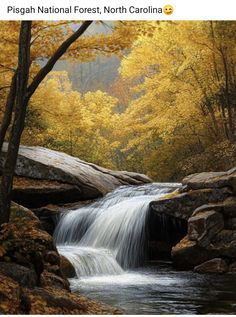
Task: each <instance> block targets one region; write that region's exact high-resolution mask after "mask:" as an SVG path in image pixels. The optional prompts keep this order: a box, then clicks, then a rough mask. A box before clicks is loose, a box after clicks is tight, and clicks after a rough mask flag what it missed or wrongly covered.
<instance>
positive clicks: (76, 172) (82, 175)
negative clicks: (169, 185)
mask: <svg viewBox="0 0 236 317" xmlns="http://www.w3.org/2000/svg"><path fill="white" fill-rule="evenodd" d="M6 151H7V144H6V143H5V144H4V146H3V153H5V152H6ZM1 165H2V162H0V166H1ZM15 173H16V175H18V176H23V177H27V178H31V179H38V180H50V181H57V182H60V183H64V184H70V185H74V186H73V187H67V186H66V187H64V186H65V185H63V187H62V188H60V191H65V192H67V194H68V195H70V193H71V191H72V192H73V190H77V192H78V193H76V195H77V201H79V200H84V199H91V198H96V197H99V196H102V195H104V194H106V193H108V192H110V191H112V190H113V189H115V188H116V187H118V186H120V185H127V184H131V185H138V184H143V183H148V182H150V179H149V178H148V177H147V176H145V175H143V174H138V173H133V172H126V171H113V170H109V169H106V168H103V167H100V166H98V165H95V164H92V163H87V162H84V161H82V160H80V159H79V158H76V157H72V156H70V155H68V154H65V153H62V152H57V151H53V150H49V149H46V148H43V147H28V146H21V147H20V149H19V154H18V159H17V164H16V169H15ZM56 185H57V184H54V188H55V186H56ZM52 190H53V189H52ZM30 191H31V193H32V192H33V188H31V189H30ZM54 194H55V191H54ZM62 196H63V195H61V197H62Z"/></svg>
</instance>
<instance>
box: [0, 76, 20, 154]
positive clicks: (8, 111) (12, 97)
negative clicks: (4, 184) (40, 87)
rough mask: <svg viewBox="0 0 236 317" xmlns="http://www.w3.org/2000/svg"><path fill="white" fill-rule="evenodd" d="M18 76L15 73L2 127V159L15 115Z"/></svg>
mask: <svg viewBox="0 0 236 317" xmlns="http://www.w3.org/2000/svg"><path fill="white" fill-rule="evenodd" d="M16 76H17V71H16V72H15V74H14V76H13V77H12V80H11V87H10V91H9V93H8V96H7V102H6V108H5V112H4V116H3V120H2V124H1V127H0V158H1V154H2V145H3V142H4V140H5V136H6V133H7V129H8V127H9V125H10V123H11V119H12V113H13V108H14V103H15V96H16Z"/></svg>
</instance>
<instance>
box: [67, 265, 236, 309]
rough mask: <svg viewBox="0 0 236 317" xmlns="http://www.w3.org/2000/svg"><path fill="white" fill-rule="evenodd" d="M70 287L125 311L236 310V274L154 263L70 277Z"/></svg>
mask: <svg viewBox="0 0 236 317" xmlns="http://www.w3.org/2000/svg"><path fill="white" fill-rule="evenodd" d="M70 282H71V289H72V290H73V291H75V292H77V291H78V292H80V293H82V294H84V295H86V296H88V297H90V298H92V299H96V300H98V301H102V302H104V303H106V304H110V305H113V306H116V307H118V308H122V309H123V310H124V311H125V313H126V314H236V291H235V290H236V274H224V275H218V274H213V275H211V274H204V275H201V274H196V273H193V272H190V271H176V270H174V269H173V268H171V266H170V265H168V264H167V263H156V264H155V266H148V267H144V268H142V269H138V270H133V271H128V272H125V273H124V274H120V275H113V276H112V275H107V276H90V277H83V278H81V279H71V280H70Z"/></svg>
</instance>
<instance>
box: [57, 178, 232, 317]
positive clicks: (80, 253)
mask: <svg viewBox="0 0 236 317" xmlns="http://www.w3.org/2000/svg"><path fill="white" fill-rule="evenodd" d="M177 187H179V184H157V183H156V184H146V185H143V186H123V187H120V188H118V189H116V190H114V191H113V192H111V193H109V194H108V195H106V196H105V197H104V198H102V199H99V200H97V201H96V202H95V203H92V204H90V205H87V206H85V207H82V208H79V209H77V210H71V211H68V212H66V213H65V214H64V215H62V216H61V219H60V221H59V223H58V226H57V229H56V232H55V240H56V243H57V246H58V250H59V252H60V253H61V254H63V255H64V256H65V257H67V258H68V259H69V261H70V262H71V263H72V264H73V266H74V267H75V270H76V273H77V276H75V277H74V278H72V279H70V288H71V290H72V291H73V292H79V293H80V294H83V295H85V296H88V297H90V298H92V299H95V300H98V301H102V302H104V303H106V304H109V305H112V306H116V307H118V308H122V309H123V310H124V311H125V313H127V314H132V315H134V314H139V315H140V314H145V315H148V314H153V315H154V314H158V315H160V314H176V315H177V314H188V315H189V314H195V315H196V314H206V313H213V314H222V313H223V314H227V313H232V312H235V302H236V301H235V283H236V276H235V277H234V276H233V275H232V274H225V275H222V276H218V277H217V279H216V278H215V276H213V277H212V276H207V277H206V276H205V275H201V274H194V273H192V272H185V271H180V272H179V271H176V270H174V269H173V268H172V267H171V266H170V265H168V263H167V262H160V261H158V264H157V262H155V265H153V263H152V262H150V263H149V264H147V265H145V266H142V267H141V266H139V267H138V268H134V267H135V266H138V265H139V264H141V262H142V259H143V257H144V250H145V236H146V232H145V230H146V227H147V226H146V224H147V223H148V229H149V231H148V233H149V236H148V239H149V241H170V242H171V243H175V238H176V234H178V232H179V233H180V235H181V236H179V239H180V238H181V237H182V234H183V232H182V229H183V228H182V227H183V226H184V224H183V223H182V222H181V221H180V219H177V220H176V219H172V218H171V217H169V216H166V215H162V214H156V213H153V212H151V213H149V212H148V210H149V208H148V205H149V202H150V201H152V200H156V199H158V198H160V197H162V196H163V195H165V194H166V193H168V192H171V191H174V190H175V189H176V188H177ZM147 220H148V221H147ZM179 221H180V222H179ZM185 230H186V228H185ZM173 233H174V234H173ZM184 234H185V233H184ZM152 235H154V236H152ZM173 238H174V239H173ZM149 247H150V245H149ZM149 256H150V248H149ZM209 285H214V292H212V287H210V288H209ZM225 294H227V301H226V297H225V296H226V295H225ZM216 296H217V301H216ZM213 303H214V305H213Z"/></svg>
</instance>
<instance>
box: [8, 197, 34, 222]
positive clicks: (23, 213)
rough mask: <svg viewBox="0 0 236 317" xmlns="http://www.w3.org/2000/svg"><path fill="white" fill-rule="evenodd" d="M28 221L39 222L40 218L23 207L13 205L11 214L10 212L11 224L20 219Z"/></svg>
mask: <svg viewBox="0 0 236 317" xmlns="http://www.w3.org/2000/svg"><path fill="white" fill-rule="evenodd" d="M23 218H24V220H28V221H32V220H33V221H39V220H38V218H37V217H36V216H35V215H34V214H33V212H32V211H30V210H29V209H27V208H24V207H23V206H20V205H18V204H16V203H14V202H12V203H11V212H10V222H11V223H13V222H16V221H18V219H22V220H23Z"/></svg>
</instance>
